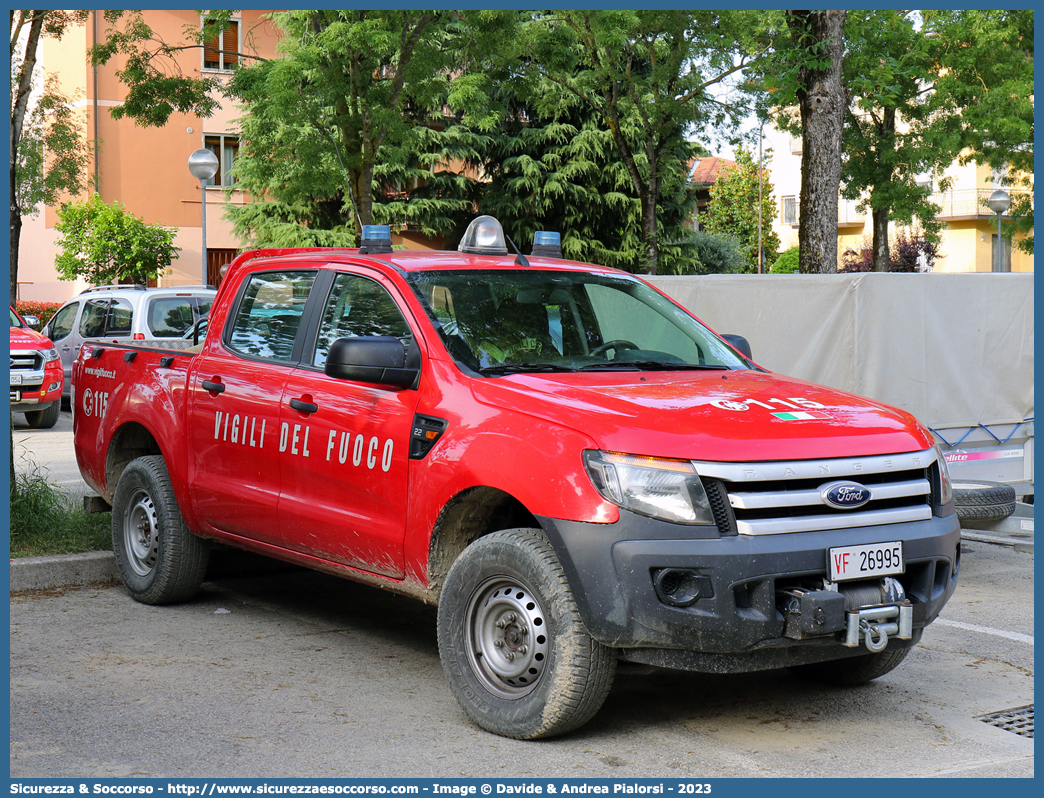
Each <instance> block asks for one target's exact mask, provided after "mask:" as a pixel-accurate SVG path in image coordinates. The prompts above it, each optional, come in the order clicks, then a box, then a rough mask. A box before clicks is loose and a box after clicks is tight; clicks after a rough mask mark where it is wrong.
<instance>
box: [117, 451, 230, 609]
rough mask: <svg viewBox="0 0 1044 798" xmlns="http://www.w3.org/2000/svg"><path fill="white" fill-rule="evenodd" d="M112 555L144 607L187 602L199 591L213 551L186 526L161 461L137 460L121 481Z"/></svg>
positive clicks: (143, 458)
mask: <svg viewBox="0 0 1044 798" xmlns="http://www.w3.org/2000/svg"><path fill="white" fill-rule="evenodd" d="M112 550H113V552H114V553H115V555H116V565H117V567H118V568H119V571H120V576H121V577H122V579H123V583H124V584H125V585H126V586H127V590H129V591H130V594H131V596H133V597H134V598H135V599H136V600H138V601H140V602H142V603H143V604H172V603H174V602H177V601H185V600H186V599H189V598H192V596H193V595H195V593H196V591H197V590H199V586H200V584H202V582H203V576H204V574H206V571H207V560H208V557H209V553H210V550H209V547H208V545H207V542H206V541H205V540H203V539H201V538H198V537H196V536H195V535H193V534H192V532H190V531H189V529H188V527H186V526H185V522H184V521H183V520H182V518H181V511H180V510H179V509H178V502H177V499H176V498H175V497H174V488H173V487H172V486H171V484H170V476H169V475H168V474H167V467H166V465H165V464H164V462H163V458H162V457H160V456H158V455H153V456H149V457H139V458H138V459H137V460H134V461H133V462H132V463H131V464H130V465H128V466H127V468H126V469H125V470H124V472H123V474H122V475H121V476H120V481H119V482H118V483H117V485H116V494H115V495H114V496H113V500H112Z"/></svg>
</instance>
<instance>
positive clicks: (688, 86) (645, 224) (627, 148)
mask: <svg viewBox="0 0 1044 798" xmlns="http://www.w3.org/2000/svg"><path fill="white" fill-rule="evenodd" d="M760 29H761V26H760V21H759V19H758V15H757V14H756V13H754V12H739V11H724V12H723V11H685V10H669V11H663V10H656V11H643V10H612V11H555V12H546V13H544V14H537V15H535V16H534V19H533V21H532V22H531V23H530V24H529V25H528V26H526V36H525V38H524V43H523V52H524V53H525V54H526V56H527V57H528V62H527V63H528V65H529V67H530V68H532V69H535V70H538V71H539V72H540V73H541V74H542V75H544V76H545V77H547V78H548V80H550V81H551V82H553V83H554V84H555V85H556V86H557V87H558V89H559V91H557V92H555V93H549V94H548V95H547V96H546V98H545V101H546V102H547V103H548V105H547V106H546V107H547V108H548V110H551V109H552V108H559V109H563V108H570V107H574V106H576V105H586V106H587V107H589V108H590V109H591V110H592V111H593V112H594V113H595V114H597V116H598V117H599V124H600V126H601V127H602V128H603V129H605V130H607V131H608V132H609V133H610V134H611V135H612V138H613V142H614V144H615V145H616V148H617V151H618V153H619V157H620V160H621V162H622V164H623V167H624V169H625V170H626V174H627V176H628V178H629V180H630V183H631V190H632V191H633V193H634V196H635V197H636V198H637V199H638V202H639V207H640V211H641V217H640V218H641V228H640V229H641V237H642V242H643V247H644V249H645V253H644V263H643V269H642V270H643V271H647V272H651V273H656V271H657V270H658V268H659V258H660V247H661V242H660V236H659V225H658V224H657V219H656V216H657V209H658V204H659V201H660V197H661V193H662V191H663V189H664V186H665V185H666V184H667V183H668V182H669V180H670V177H669V172H670V170H671V168H673V164H672V155H673V154H674V153H676V152H677V151H678V149H679V147H680V145H681V143H682V140H683V139H684V134H685V132H686V131H688V130H691V129H694V128H704V127H710V126H714V125H721V124H724V123H725V122H727V121H729V120H730V119H731V117H732V114H733V113H734V112H736V110H737V108H736V107H734V106H730V105H729V104H727V103H725V102H724V101H723V100H721V99H720V98H718V97H715V96H714V95H713V94H712V92H711V89H712V87H715V86H717V85H719V84H723V83H724V82H725V81H726V80H727V79H728V78H729V77H730V76H732V75H735V74H737V73H738V72H739V71H740V70H741V69H742V68H743V66H744V65H745V64H746V63H747V62H748V60H749V59H750V58H751V57H753V55H754V54H755V53H756V52H757V51H758V43H757V41H756V38H755V37H756V33H757V32H758V31H760Z"/></svg>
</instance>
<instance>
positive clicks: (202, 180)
mask: <svg viewBox="0 0 1044 798" xmlns="http://www.w3.org/2000/svg"><path fill="white" fill-rule="evenodd" d="M188 168H189V171H190V172H191V173H192V176H193V177H195V178H196V179H197V180H199V193H200V194H202V195H203V285H206V284H207V185H206V181H208V180H210V178H212V177H213V176H214V175H216V174H217V170H218V159H217V156H216V155H215V154H214V153H212V152H211V151H210V150H208V149H205V148H204V149H201V150H196V151H195V152H194V153H192V154H191V155H190V156H189V159H188Z"/></svg>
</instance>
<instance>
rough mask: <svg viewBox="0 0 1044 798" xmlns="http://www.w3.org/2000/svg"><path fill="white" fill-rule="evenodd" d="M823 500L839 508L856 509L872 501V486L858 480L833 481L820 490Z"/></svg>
mask: <svg viewBox="0 0 1044 798" xmlns="http://www.w3.org/2000/svg"><path fill="white" fill-rule="evenodd" d="M819 495H820V496H822V497H823V502H824V503H826V504H828V505H830V506H831V507H835V508H837V509H838V510H854V509H855V508H857V507H862V506H863V505H864V504H866V503H867V502H868V501H870V488H868V487H866V486H865V485H860V484H859V483H858V482H831V483H830V484H829V485H824V486H823V487H822V488H820V490H819Z"/></svg>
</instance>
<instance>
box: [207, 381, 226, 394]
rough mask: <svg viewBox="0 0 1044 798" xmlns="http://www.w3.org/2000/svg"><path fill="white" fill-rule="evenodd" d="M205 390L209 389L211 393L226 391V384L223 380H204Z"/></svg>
mask: <svg viewBox="0 0 1044 798" xmlns="http://www.w3.org/2000/svg"><path fill="white" fill-rule="evenodd" d="M203 390H204V391H209V392H210V393H224V391H225V385H224V383H221V382H211V381H210V380H203Z"/></svg>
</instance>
